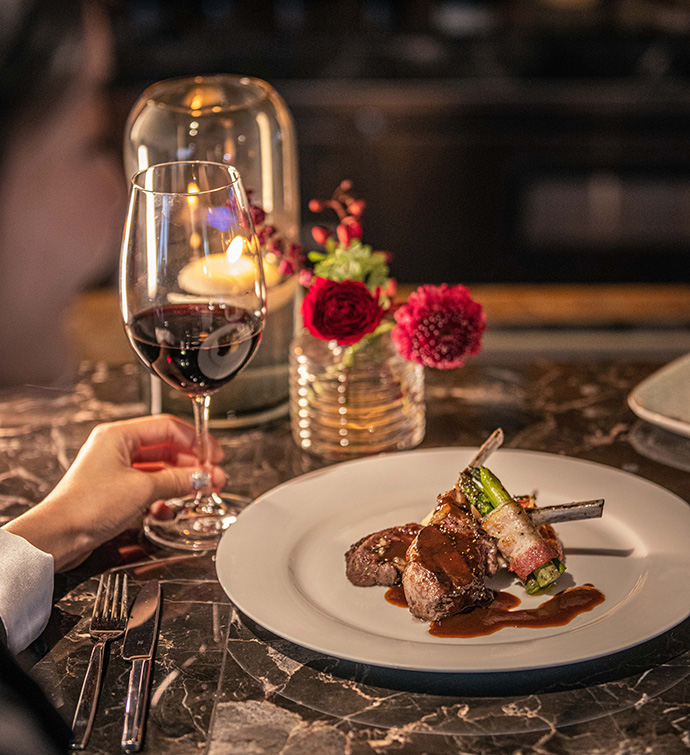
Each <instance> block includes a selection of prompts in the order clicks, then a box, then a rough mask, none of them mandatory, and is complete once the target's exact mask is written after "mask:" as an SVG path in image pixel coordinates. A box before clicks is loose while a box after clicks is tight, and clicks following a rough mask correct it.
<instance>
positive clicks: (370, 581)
mask: <svg viewBox="0 0 690 755" xmlns="http://www.w3.org/2000/svg"><path fill="white" fill-rule="evenodd" d="M421 529H422V525H421V524H417V523H416V522H410V523H409V524H404V525H402V526H400V527H388V528H387V529H385V530H380V531H379V532H374V533H373V534H371V535H367V536H366V537H363V538H362V539H361V540H358V541H357V542H356V543H355V544H354V545H351V546H350V549H349V550H348V552H347V553H346V554H345V574H346V575H347V578H348V579H349V580H350V582H352V584H354V585H357V586H358V587H369V586H371V585H384V586H386V587H391V586H392V585H399V584H400V577H401V574H402V571H403V569H404V568H405V554H406V553H407V549H408V548H409V546H410V544H411V543H412V541H413V540H414V539H415V537H416V536H417V533H418V532H419V531H420V530H421Z"/></svg>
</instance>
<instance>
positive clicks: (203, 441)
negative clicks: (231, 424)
mask: <svg viewBox="0 0 690 755" xmlns="http://www.w3.org/2000/svg"><path fill="white" fill-rule="evenodd" d="M210 406H211V397H210V396H195V397H194V398H193V399H192V407H193V409H194V427H195V428H196V447H197V453H198V455H199V467H200V469H201V471H202V472H206V473H207V474H208V476H209V484H208V485H207V486H206V487H204V488H203V489H202V490H199V491H197V494H196V497H197V501H199V500H200V499H201V498H204V497H206V496H208V494H209V492H210V490H211V485H210V481H211V460H210V454H209V437H208V416H209V409H210Z"/></svg>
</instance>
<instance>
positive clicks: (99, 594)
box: [93, 574, 110, 616]
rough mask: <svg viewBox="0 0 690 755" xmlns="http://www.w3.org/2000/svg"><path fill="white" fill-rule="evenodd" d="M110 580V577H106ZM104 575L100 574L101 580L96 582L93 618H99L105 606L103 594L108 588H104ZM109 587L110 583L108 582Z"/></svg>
mask: <svg viewBox="0 0 690 755" xmlns="http://www.w3.org/2000/svg"><path fill="white" fill-rule="evenodd" d="M108 579H110V576H108ZM105 581H106V580H105V574H101V578H100V579H99V580H98V590H97V591H96V600H95V601H94V603H93V616H99V615H100V614H102V613H103V606H104V604H105V594H106V593H107V591H108V587H105ZM108 585H110V582H108Z"/></svg>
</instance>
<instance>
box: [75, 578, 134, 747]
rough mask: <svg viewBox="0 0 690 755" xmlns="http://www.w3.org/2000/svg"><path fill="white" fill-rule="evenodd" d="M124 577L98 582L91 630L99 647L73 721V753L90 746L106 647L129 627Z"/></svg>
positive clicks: (89, 669)
mask: <svg viewBox="0 0 690 755" xmlns="http://www.w3.org/2000/svg"><path fill="white" fill-rule="evenodd" d="M122 576H123V578H122V579H120V574H117V573H116V574H113V573H112V572H111V573H109V574H108V575H107V576H106V575H105V574H102V575H101V579H100V582H99V583H98V591H97V593H96V602H95V603H94V605H93V615H92V616H91V627H90V629H89V633H90V634H91V637H92V638H93V639H94V640H96V644H95V645H94V646H93V649H92V651H91V658H90V660H89V666H88V668H87V669H86V676H85V677H84V682H83V684H82V687H81V694H80V695H79V702H78V703H77V710H76V711H75V713H74V721H73V722H72V730H73V732H74V738H73V741H72V744H71V745H70V746H71V749H73V750H83V749H84V747H86V743H87V741H88V739H89V735H90V734H91V727H92V726H93V719H94V716H95V715H96V707H97V705H98V696H99V694H100V691H101V679H102V677H103V662H104V660H105V651H106V646H107V644H108V643H109V642H110V641H111V640H114V639H115V638H116V637H119V636H120V635H121V634H122V633H123V632H124V631H125V626H126V624H127V575H126V574H124V575H122Z"/></svg>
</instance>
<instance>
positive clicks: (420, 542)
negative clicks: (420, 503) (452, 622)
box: [402, 489, 498, 621]
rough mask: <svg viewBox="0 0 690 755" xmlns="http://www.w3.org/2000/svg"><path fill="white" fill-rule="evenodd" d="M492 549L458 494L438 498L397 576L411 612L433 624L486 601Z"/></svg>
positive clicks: (494, 556)
mask: <svg viewBox="0 0 690 755" xmlns="http://www.w3.org/2000/svg"><path fill="white" fill-rule="evenodd" d="M497 553H498V551H497V548H496V544H495V543H494V541H493V540H492V539H491V538H490V537H489V536H488V535H487V534H486V532H484V530H483V529H482V527H481V525H480V524H479V523H478V522H477V520H476V519H475V517H474V516H473V515H472V513H471V512H470V509H469V505H468V504H467V502H466V501H465V499H464V496H463V495H462V493H461V492H460V491H458V490H455V489H453V490H449V491H448V492H447V493H444V494H442V495H440V496H439V498H438V504H437V506H436V509H435V510H434V513H433V515H432V517H431V521H430V523H429V524H428V525H427V526H426V527H424V528H422V529H421V530H420V532H419V534H418V535H417V537H416V538H415V539H414V541H413V542H412V544H411V545H410V547H409V549H408V551H407V563H406V565H405V569H404V571H403V575H402V583H403V589H404V591H405V598H406V600H407V604H408V606H409V607H410V611H411V612H412V613H413V614H414V615H415V616H416V617H418V618H420V619H424V620H425V621H436V620H438V619H442V618H444V617H446V616H451V615H453V614H455V613H459V612H460V611H462V610H464V609H465V608H470V607H471V606H476V605H484V604H486V603H490V602H491V601H492V600H493V598H494V594H493V592H492V591H491V590H490V589H488V588H487V587H486V586H485V584H484V580H485V578H486V577H487V576H491V575H492V574H494V573H495V572H496V569H497V568H498V557H497Z"/></svg>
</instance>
